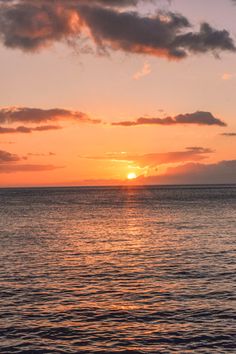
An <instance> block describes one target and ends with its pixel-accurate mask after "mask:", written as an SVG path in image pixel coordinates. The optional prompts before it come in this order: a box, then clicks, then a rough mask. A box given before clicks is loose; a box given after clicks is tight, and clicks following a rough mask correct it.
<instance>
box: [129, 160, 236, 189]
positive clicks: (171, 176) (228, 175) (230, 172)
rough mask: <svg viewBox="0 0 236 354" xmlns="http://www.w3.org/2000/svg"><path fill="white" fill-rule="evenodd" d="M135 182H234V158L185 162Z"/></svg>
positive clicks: (235, 178)
mask: <svg viewBox="0 0 236 354" xmlns="http://www.w3.org/2000/svg"><path fill="white" fill-rule="evenodd" d="M136 183H137V184H235V183H236V160H231V161H220V162H218V163H215V164H200V163H187V164H184V165H182V166H178V167H174V168H173V167H172V168H169V169H168V170H167V172H166V173H164V174H162V175H159V176H150V177H143V176H141V177H140V178H138V179H137V180H136Z"/></svg>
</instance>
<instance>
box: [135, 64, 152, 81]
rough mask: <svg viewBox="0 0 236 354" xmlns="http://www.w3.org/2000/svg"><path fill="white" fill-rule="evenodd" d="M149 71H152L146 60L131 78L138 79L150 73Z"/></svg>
mask: <svg viewBox="0 0 236 354" xmlns="http://www.w3.org/2000/svg"><path fill="white" fill-rule="evenodd" d="M151 72H152V69H151V65H150V64H149V63H147V62H146V63H144V64H143V67H142V69H141V70H139V71H137V72H136V73H135V74H134V75H133V79H134V80H140V79H141V78H142V77H145V76H147V75H149V74H151Z"/></svg>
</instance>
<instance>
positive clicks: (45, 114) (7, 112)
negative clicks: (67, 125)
mask: <svg viewBox="0 0 236 354" xmlns="http://www.w3.org/2000/svg"><path fill="white" fill-rule="evenodd" d="M59 120H74V121H75V122H77V123H90V124H98V123H100V122H101V121H100V120H97V119H91V118H90V117H89V116H88V115H87V114H85V113H83V112H79V111H70V110H68V109H61V108H53V109H41V108H29V107H7V108H0V123H1V124H10V123H19V122H20V123H47V122H52V121H59ZM40 129H41V128H40V127H38V130H40ZM42 130H43V129H42Z"/></svg>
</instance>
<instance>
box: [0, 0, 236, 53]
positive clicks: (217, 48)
mask: <svg viewBox="0 0 236 354" xmlns="http://www.w3.org/2000/svg"><path fill="white" fill-rule="evenodd" d="M137 2H138V1H136V0H124V1H118V0H92V1H85V0H71V1H70V0H68V1H66V0H58V1H51V0H50V1H49V0H38V1H33V0H19V1H5V2H3V1H1V2H0V38H1V40H2V42H3V43H4V45H5V46H6V47H10V48H20V49H22V50H24V51H37V50H39V49H41V48H44V47H47V46H48V45H51V44H53V43H54V42H59V41H69V42H70V41H71V40H73V41H74V40H75V41H79V40H80V39H81V38H83V37H84V36H87V37H88V36H90V37H91V38H92V39H93V40H94V42H95V43H96V45H97V46H98V48H99V49H100V51H101V50H103V51H106V50H107V49H112V50H122V51H125V52H129V53H142V54H150V55H155V56H164V57H167V58H172V59H181V58H184V57H186V56H188V55H189V54H191V53H194V54H197V53H207V52H213V53H218V52H221V51H225V50H227V51H231V52H235V50H236V48H235V45H234V42H233V39H232V38H231V37H230V34H229V32H228V31H226V30H217V29H215V28H213V27H211V25H210V24H208V23H203V24H202V25H201V27H200V30H199V31H196V32H195V31H193V29H192V26H191V24H190V22H189V20H188V19H187V18H186V17H184V16H182V15H180V14H176V13H171V12H169V13H165V14H163V13H162V14H161V13H158V14H155V15H154V16H143V15H141V14H139V13H137V12H134V11H132V12H131V11H129V10H128V9H125V7H126V6H129V5H136V3H137ZM119 7H120V8H122V7H123V10H122V11H121V9H119ZM88 33H90V35H88Z"/></svg>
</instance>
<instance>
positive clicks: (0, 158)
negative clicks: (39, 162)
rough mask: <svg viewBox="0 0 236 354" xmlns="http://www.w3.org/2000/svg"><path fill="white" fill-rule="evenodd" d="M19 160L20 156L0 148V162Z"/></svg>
mask: <svg viewBox="0 0 236 354" xmlns="http://www.w3.org/2000/svg"><path fill="white" fill-rule="evenodd" d="M19 160H20V157H19V156H17V155H15V154H11V153H10V152H8V151H4V150H0V164H1V165H2V164H5V163H9V162H10V163H11V162H17V161H19Z"/></svg>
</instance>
